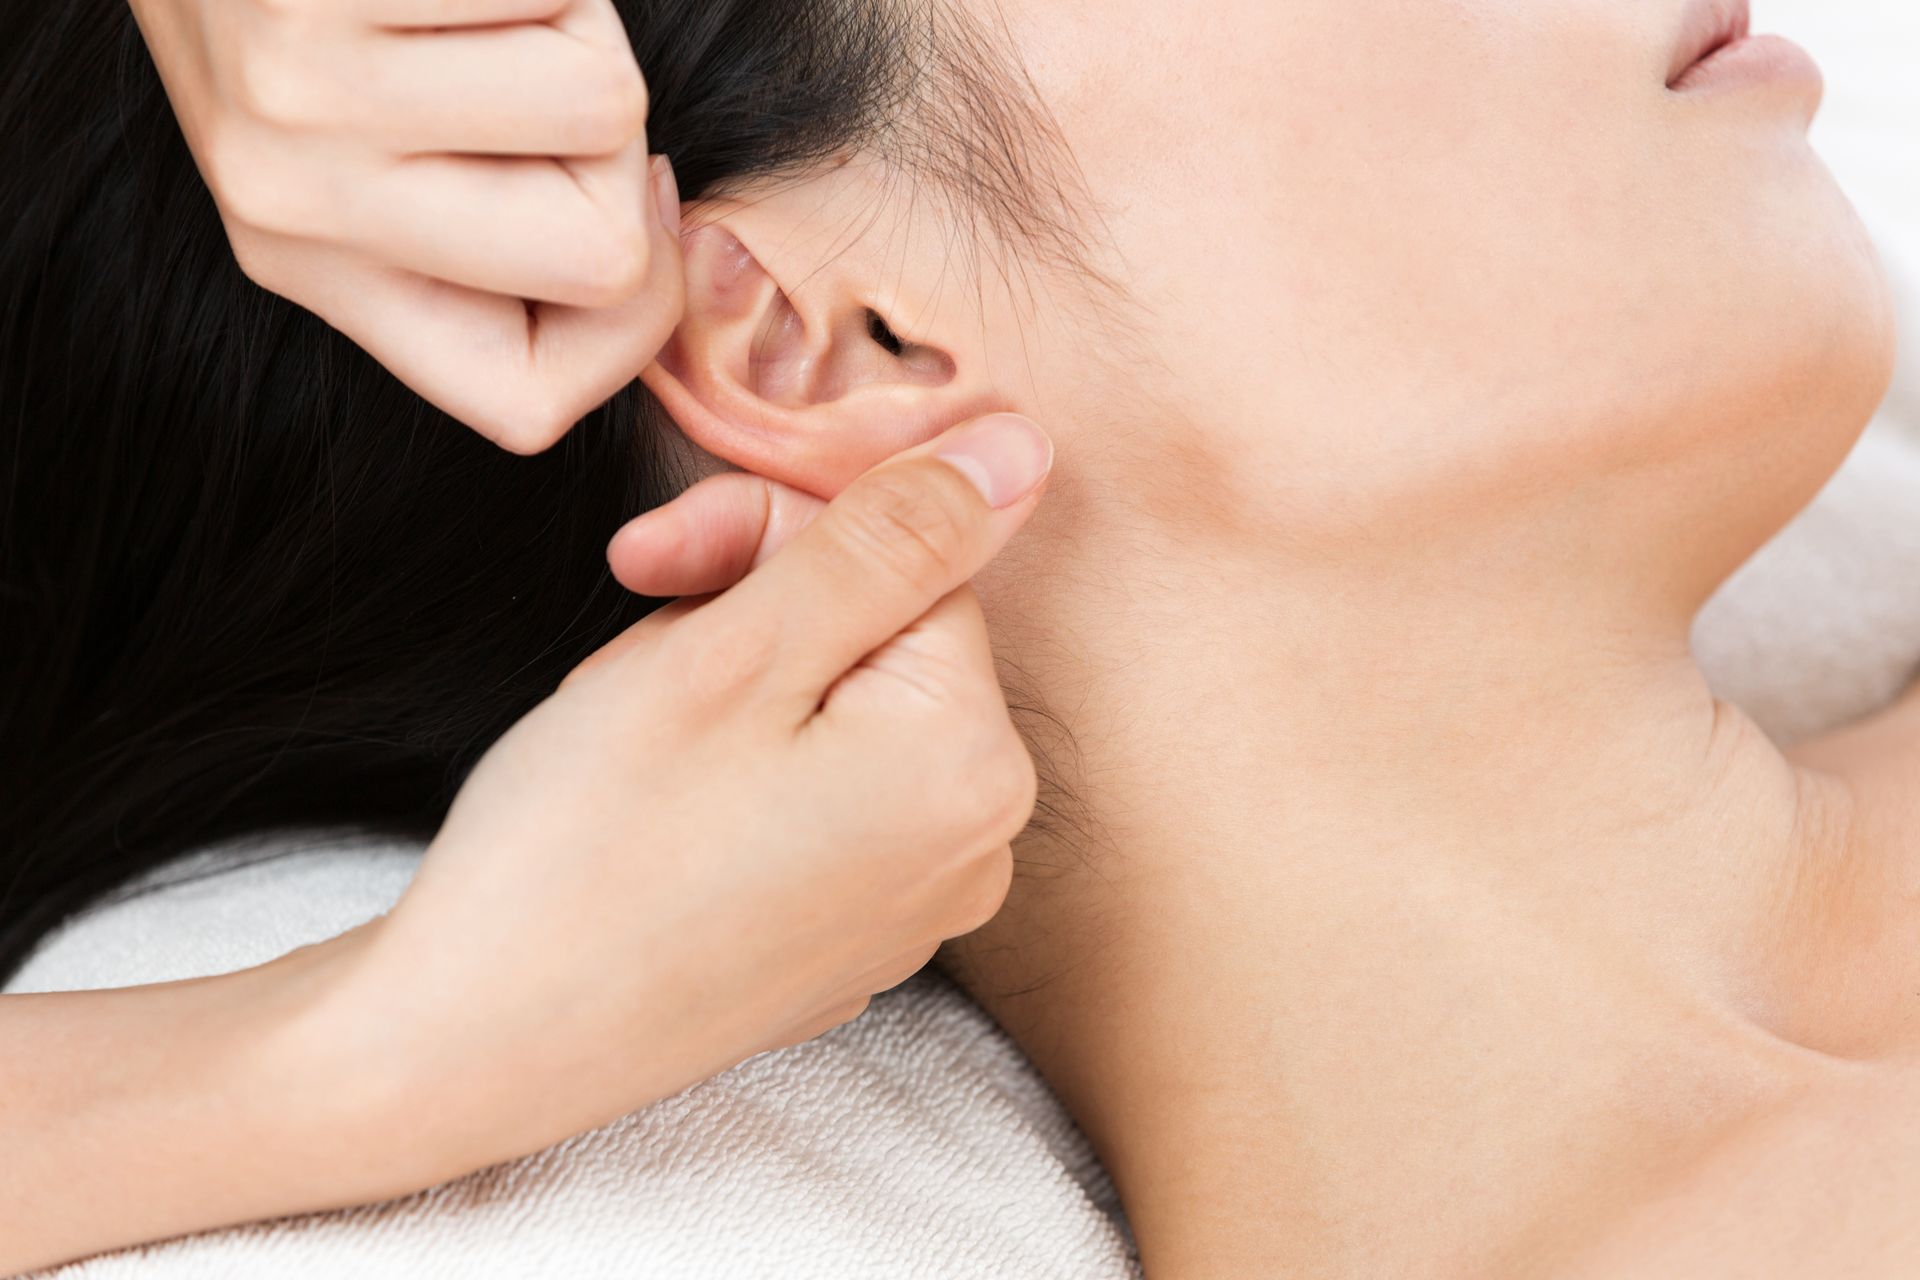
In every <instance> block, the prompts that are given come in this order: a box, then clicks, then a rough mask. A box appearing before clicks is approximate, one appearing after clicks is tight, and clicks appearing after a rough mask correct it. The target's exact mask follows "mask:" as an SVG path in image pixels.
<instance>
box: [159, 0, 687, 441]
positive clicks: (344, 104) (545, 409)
mask: <svg viewBox="0 0 1920 1280" xmlns="http://www.w3.org/2000/svg"><path fill="white" fill-rule="evenodd" d="M131 3H132V7H133V12H134V16H135V17H136V18H137V19H138V21H139V24H140V29H141V32H142V34H143V35H144V36H145V37H146V41H147V46H148V48H149V50H150V51H151V52H152V54H153V59H154V64H155V66H156V67H157V68H158V70H159V72H160V77H161V80H162V81H163V82H164V83H165V85H166V89H167V96H168V98H169V100H170V101H171V102H172V104H173V109H174V112H175V114H176V115H177V116H178V117H179V119H180V124H181V127H182V129H183V131H184V133H185V135H186V140H187V145H188V146H189V147H190V148H191V149H192V152H193V156H194V159H195V161H197V162H198V164H199V167H200V172H201V174H202V176H203V177H204V178H205V179H206V181H207V185H208V187H209V188H210V189H211V190H212V192H213V198H214V201H215V203H216V204H217V205H218V206H219V210H220V216H221V219H222V221H223V222H224V223H225V226H226V230H227V234H228V238H229V239H230V241H231V242H232V245H233V250H234V253H235V254H236V255H237V257H238V259H239V262H240V266H241V268H242V269H243V270H244V271H245V272H246V273H247V274H248V275H249V276H250V277H251V278H252V279H253V280H255V281H256V282H257V283H259V284H260V285H262V286H263V287H265V288H267V289H270V290H272V291H273V292H275V293H278V294H280V295H282V296H284V297H286V298H288V299H290V300H291V301H293V302H295V303H298V304H299V305H301V306H303V307H306V308H307V309H308V310H310V311H313V312H314V313H315V314H317V315H319V316H320V317H321V318H322V319H323V320H325V321H326V322H327V323H329V324H331V325H332V326H333V327H334V328H336V329H339V330H340V331H341V332H342V333H344V334H346V335H347V336H348V337H349V338H351V339H353V340H354V341H355V342H357V343H359V344H360V346H362V347H364V348H365V349H366V350H367V351H368V352H370V353H371V354H372V355H373V356H374V357H375V358H376V359H378V360H379V361H380V362H381V363H382V364H384V365H386V366H387V368H388V369H390V370H391V371H392V372H393V373H394V374H395V375H396V376H397V377H399V378H400V380H401V381H403V382H405V383H406V384H407V385H408V386H410V387H412V388H413V389H414V390H415V391H416V392H418V393H419V394H420V395H421V396H423V397H425V398H426V399H427V400H430V401H432V402H433V403H434V404H436V405H438V406H439V407H440V408H442V409H444V410H446V411H447V412H448V413H450V414H452V415H453V416H454V417H456V418H459V419H461V420H462V421H464V422H466V423H467V424H468V425H470V426H472V427H474V428H476V429H478V430H479V431H480V432H481V433H482V434H484V435H486V436H488V437H489V438H491V439H493V440H495V441H497V442H498V443H500V444H501V445H503V446H505V447H507V448H509V449H512V450H514V451H516V452H521V453H530V452H536V451H538V450H540V449H544V448H545V447H547V446H548V445H550V444H552V443H553V442H554V441H555V440H557V439H559V438H560V436H561V435H563V434H564V433H565V432H566V430H567V428H568V427H569V426H571V425H572V424H573V423H574V422H575V421H577V420H578V419H579V418H580V416H581V415H583V414H585V413H586V412H588V411H589V410H590V409H592V408H593V407H594V406H596V405H597V404H599V403H600V402H601V401H603V400H605V399H606V398H607V397H608V396H610V395H611V394H613V392H615V391H617V390H618V389H619V388H621V387H622V386H624V385H625V384H626V383H628V382H630V381H631V380H632V379H633V378H635V377H636V376H638V374H639V372H640V370H641V369H643V368H644V367H645V366H646V365H647V363H648V362H649V361H650V360H651V359H652V358H653V356H654V355H655V354H656V353H657V352H658V351H659V349H660V347H661V345H662V344H663V343H664V342H665V341H666V338H667V336H668V335H669V333H670V332H671V331H672V327H673V325H674V324H675V323H676V321H677V319H678V317H679V313H680V310H681V307H682V304H683V295H684V284H683V280H682V276H681V265H680V253H679V237H678V221H679V196H678V192H677V189H676V187H675V186H674V181H673V174H672V170H671V169H670V168H669V167H667V165H666V162H665V160H664V159H656V160H654V161H653V162H652V163H649V159H648V156H647V144H646V133H645V126H646V113H647V92H646V86H645V84H644V83H643V82H642V79H641V75H640V70H639V67H638V66H637V64H636V63H635V61H634V56H633V50H632V46H631V45H630V44H629V42H628V40H627V36H626V32H625V29H624V28H623V26H622V25H621V21H620V18H619V16H618V14H617V12H616V11H615V9H614V6H613V3H612V0H131Z"/></svg>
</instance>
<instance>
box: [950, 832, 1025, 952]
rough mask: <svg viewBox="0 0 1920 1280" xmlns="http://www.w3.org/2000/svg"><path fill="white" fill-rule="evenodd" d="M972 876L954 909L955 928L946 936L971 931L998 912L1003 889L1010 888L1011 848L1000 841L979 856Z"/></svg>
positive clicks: (1005, 898) (1011, 876)
mask: <svg viewBox="0 0 1920 1280" xmlns="http://www.w3.org/2000/svg"><path fill="white" fill-rule="evenodd" d="M972 876H973V878H972V880H971V881H970V882H969V884H968V886H967V892H966V893H965V894H963V895H962V896H961V898H960V902H959V905H958V909H957V910H956V912H955V917H954V923H953V928H954V930H955V931H954V932H953V933H950V934H948V935H947V936H948V937H952V938H957V937H959V936H960V935H962V934H967V933H972V932H973V931H974V930H975V929H979V928H981V927H983V926H984V925H986V923H987V922H988V921H989V920H992V919H993V918H994V917H995V916H997V915H999V914H1000V908H1001V907H1002V906H1004V905H1006V901H1007V893H1008V892H1009V891H1010V890H1011V889H1012V888H1013V850H1012V849H1010V848H1009V847H1007V846H1006V845H1000V846H999V847H998V848H996V849H994V851H993V852H992V853H991V854H989V855H987V856H986V857H985V858H983V859H982V860H981V862H980V865H979V866H978V867H976V868H974V869H973V871H972Z"/></svg>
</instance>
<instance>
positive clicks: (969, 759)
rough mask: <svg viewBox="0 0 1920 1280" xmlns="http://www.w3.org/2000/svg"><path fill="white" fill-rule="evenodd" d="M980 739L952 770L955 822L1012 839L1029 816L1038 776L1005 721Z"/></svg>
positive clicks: (1035, 797) (967, 750) (1019, 742)
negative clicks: (996, 729) (955, 808)
mask: <svg viewBox="0 0 1920 1280" xmlns="http://www.w3.org/2000/svg"><path fill="white" fill-rule="evenodd" d="M1000 719H1001V721H1002V724H1001V726H1000V728H999V729H998V731H997V732H994V733H991V734H986V735H980V739H981V740H980V742H979V745H976V746H974V747H973V748H972V749H965V748H963V749H962V754H963V758H962V759H961V760H960V761H959V762H957V764H956V766H955V767H954V768H953V771H952V777H953V779H954V782H955V784H956V785H955V787H954V792H953V800H954V803H955V805H956V806H957V812H956V814H955V818H956V819H957V821H958V822H960V823H961V824H962V825H963V826H964V827H965V828H966V829H968V830H971V831H975V832H979V833H982V834H984V835H988V836H991V837H993V838H995V839H1002V840H1006V839H1011V838H1012V837H1013V836H1014V835H1016V834H1017V833H1018V832H1019V831H1020V829H1021V828H1022V827H1024V826H1025V825H1026V824H1027V820H1028V819H1029V818H1030V817H1032V816H1033V806H1034V802H1035V801H1036V800H1037V798H1038V795H1039V778H1038V775H1037V774H1036V772H1035V770H1034V765H1033V757H1032V756H1031V755H1030V754H1028V752H1027V748H1026V744H1025V743H1024V742H1022V741H1021V739H1020V735H1019V734H1018V733H1016V732H1014V731H1013V729H1012V727H1011V726H1010V725H1007V724H1006V723H1005V717H1004V715H1003V716H1001V717H1000Z"/></svg>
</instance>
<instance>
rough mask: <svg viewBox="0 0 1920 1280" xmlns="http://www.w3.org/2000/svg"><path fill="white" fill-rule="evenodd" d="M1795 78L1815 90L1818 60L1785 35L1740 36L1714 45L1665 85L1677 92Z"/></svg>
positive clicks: (1818, 68) (1817, 78)
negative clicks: (1716, 45) (1708, 51)
mask: <svg viewBox="0 0 1920 1280" xmlns="http://www.w3.org/2000/svg"><path fill="white" fill-rule="evenodd" d="M1781 81H1797V82H1802V83H1805V84H1808V85H1810V86H1812V87H1813V88H1814V89H1815V90H1818V89H1819V88H1820V85H1821V76H1820V64H1819V63H1817V62H1815V61H1814V60H1813V55H1812V54H1810V53H1808V52H1807V51H1806V50H1805V49H1802V48H1801V47H1800V46H1799V45H1797V44H1795V43H1794V42H1793V41H1791V40H1789V39H1787V38H1786V37H1785V36H1775V35H1759V36H1742V37H1740V38H1738V39H1736V40H1733V41H1731V42H1729V43H1727V44H1723V45H1720V46H1718V47H1717V48H1715V49H1713V50H1712V51H1711V52H1710V53H1708V54H1707V55H1706V56H1705V57H1703V58H1701V59H1700V60H1699V61H1697V62H1695V63H1694V64H1693V65H1692V66H1690V67H1688V68H1687V69H1686V70H1685V71H1682V72H1681V73H1680V75H1679V76H1678V77H1677V78H1676V79H1674V80H1673V81H1672V82H1671V84H1670V85H1669V86H1668V87H1669V88H1671V89H1674V90H1675V91H1677V92H1680V93H1688V92H1698V91H1700V90H1704V89H1712V88H1724V87H1731V86H1734V85H1739V84H1758V83H1777V82H1781Z"/></svg>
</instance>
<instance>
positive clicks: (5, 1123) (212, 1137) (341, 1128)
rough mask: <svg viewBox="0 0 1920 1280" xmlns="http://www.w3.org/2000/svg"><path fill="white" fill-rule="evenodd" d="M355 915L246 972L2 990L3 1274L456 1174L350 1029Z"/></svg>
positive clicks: (392, 1081)
mask: <svg viewBox="0 0 1920 1280" xmlns="http://www.w3.org/2000/svg"><path fill="white" fill-rule="evenodd" d="M362 938H363V935H361V934H360V933H358V932H356V933H354V934H348V935H346V936H345V937H343V938H339V939H335V940H333V941H332V942H329V943H325V944H322V945H320V946H317V947H308V948H304V949H302V950H300V951H297V952H294V953H292V954H291V955H289V956H285V957H283V958H281V959H280V960H277V961H274V962H273V963H271V964H268V965H263V966H261V967H259V968H256V969H249V970H245V971H243V972H240V973H237V974H230V975H225V976H222V977H217V978H207V979H200V980H195V981H189V982H175V983H166V984H161V985H155V986H146V987H133V988H126V989H122V990H111V991H90V992H74V993H62V994H49V995H20V996H5V997H0V1274H12V1273H13V1272H16V1271H20V1270H23V1269H26V1268H31V1267H38V1266H46V1265H50V1264H53V1263H56V1262H62V1261H66V1260H68V1259H71V1258H74V1257H79V1256H82V1255H85V1254H89V1253H96V1252H99V1251H102V1250H106V1249H112V1248H117V1247H121V1246H125V1245H130V1244H135V1243H139V1242H143V1241H148V1240H155V1239H162V1238H165V1237H168V1236H174V1235H180V1234H185V1233H188V1232H193V1231H198V1230H205V1229H209V1228H213V1227H218V1226H224V1225H229V1224H232V1223H237V1222H245V1221H251V1220H254V1219H258V1218H263V1217H273V1216H278V1215H282V1214H287V1213H296V1212H302V1211H307V1210H314V1209H322V1208H330V1207H335V1206H338V1205H344V1204H353V1203H362V1202H365V1201H368V1200H373V1199H378V1198H381V1197H383V1196H387V1195H392V1194H397V1193H399V1192H402V1191H406V1190H411V1189H414V1188H415V1187H417V1186H424V1185H429V1184H430V1183H431V1182H433V1181H436V1180H438V1178H439V1177H440V1176H441V1175H442V1174H443V1172H451V1171H443V1170H442V1169H440V1168H439V1167H438V1166H437V1165H436V1164H435V1163H434V1162H433V1161H432V1160H431V1159H430V1158H428V1157H424V1156H423V1154H422V1153H420V1152H417V1151H412V1150H408V1149H406V1148H405V1147H404V1146H403V1145H401V1143H400V1142H399V1141H398V1139H399V1137H400V1136H401V1135H399V1134H397V1133H395V1130H394V1127H393V1126H392V1125H390V1124H387V1123H386V1120H387V1118H388V1116H389V1115H390V1114H391V1111H392V1108H393V1106H394V1104H395V1102H396V1099H397V1098H398V1096H399V1095H400V1093H401V1092H402V1090H401V1088H400V1087H399V1083H398V1081H397V1080H396V1079H395V1078H394V1077H393V1075H392V1074H391V1073H390V1072H388V1070H387V1069H386V1068H384V1067H383V1066H382V1065H381V1064H379V1063H370V1062H365V1061H353V1060H352V1058H353V1051H352V1047H351V1046H352V1043H353V1039H352V1037H342V1036H337V1035H335V1034H334V1030H335V1028H333V1027H331V1026H330V1025H329V1019H331V1018H333V1017H334V1016H335V1015H334V1013H333V1011H332V1006H333V1003H334V1002H333V1001H332V1000H331V999H330V993H331V991H332V989H333V987H334V984H335V981H336V979H337V978H338V977H339V976H340V975H341V971H342V970H344V969H346V968H348V967H350V966H352V965H353V964H354V963H356V961H357V960H358V959H359V955H360V951H361V942H362Z"/></svg>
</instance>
